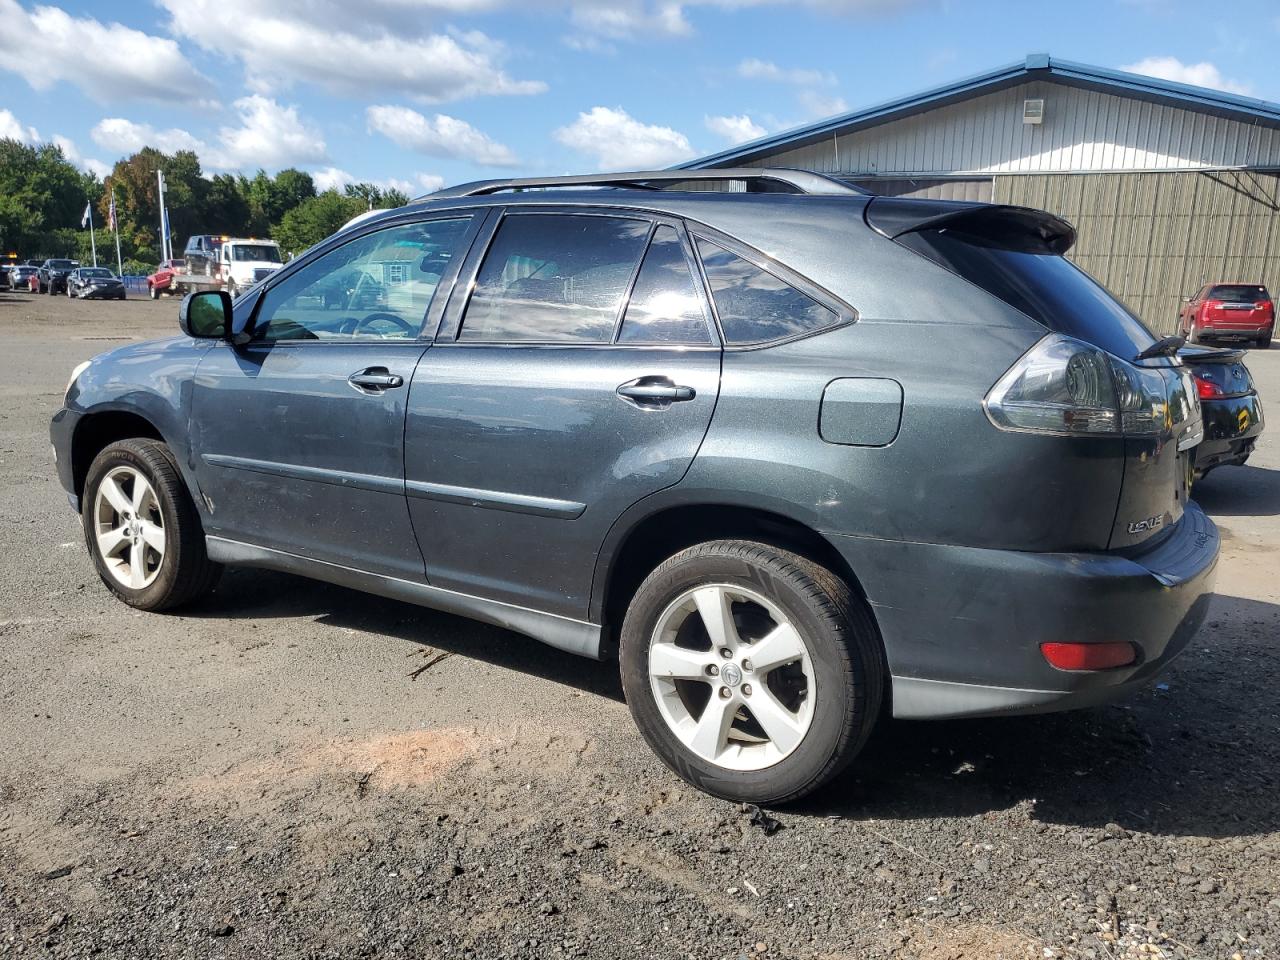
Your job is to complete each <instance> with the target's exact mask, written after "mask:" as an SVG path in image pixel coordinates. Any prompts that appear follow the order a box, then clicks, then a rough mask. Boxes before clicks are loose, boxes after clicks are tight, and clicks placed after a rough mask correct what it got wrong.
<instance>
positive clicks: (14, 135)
mask: <svg viewBox="0 0 1280 960" xmlns="http://www.w3.org/2000/svg"><path fill="white" fill-rule="evenodd" d="M0 140H17V141H18V142H19V143H31V144H34V143H39V142H40V131H39V130H37V129H36V128H35V127H24V126H23V125H22V123H21V121H19V120H18V118H17V117H15V116H14V115H13V113H12V112H10V111H8V110H0Z"/></svg>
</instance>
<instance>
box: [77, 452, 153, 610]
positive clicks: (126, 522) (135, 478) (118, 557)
mask: <svg viewBox="0 0 1280 960" xmlns="http://www.w3.org/2000/svg"><path fill="white" fill-rule="evenodd" d="M93 518H94V524H93V532H94V540H95V545H96V547H97V550H98V555H99V556H100V557H101V558H102V561H103V564H104V565H105V566H106V568H107V570H108V571H110V573H111V576H112V577H113V578H115V580H116V582H118V583H119V584H120V585H121V586H124V587H128V588H129V589H130V590H142V589H145V588H146V587H149V586H150V585H151V584H152V583H154V582H155V579H156V576H157V575H158V574H159V573H160V567H161V564H162V563H163V562H164V552H165V529H164V517H163V515H162V514H161V512H160V501H159V499H158V498H157V497H156V492H155V489H154V488H153V487H152V486H151V483H150V481H149V480H147V478H146V477H145V476H143V474H142V472H141V471H139V470H137V469H136V468H134V467H129V466H120V467H116V468H115V469H114V470H112V471H111V472H110V473H108V474H107V475H106V476H105V477H103V478H102V482H101V483H99V484H98V492H97V496H96V497H95V498H94V505H93Z"/></svg>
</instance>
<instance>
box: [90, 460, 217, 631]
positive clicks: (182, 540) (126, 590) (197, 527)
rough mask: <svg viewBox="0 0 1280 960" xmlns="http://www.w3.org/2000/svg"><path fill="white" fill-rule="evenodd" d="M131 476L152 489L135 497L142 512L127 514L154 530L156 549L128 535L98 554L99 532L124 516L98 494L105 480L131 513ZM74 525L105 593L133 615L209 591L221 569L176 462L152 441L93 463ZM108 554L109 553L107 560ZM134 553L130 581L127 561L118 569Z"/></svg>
mask: <svg viewBox="0 0 1280 960" xmlns="http://www.w3.org/2000/svg"><path fill="white" fill-rule="evenodd" d="M138 476H140V477H142V478H143V479H144V480H145V481H146V484H147V485H148V486H149V487H150V491H151V492H150V495H148V496H145V497H143V498H142V503H141V509H139V510H136V512H135V511H133V510H130V511H128V512H129V513H132V514H133V517H134V518H135V519H138V520H140V521H142V527H140V528H139V529H140V530H141V529H142V528H145V527H147V526H150V527H151V528H154V527H156V526H157V525H158V526H159V527H160V530H161V533H162V535H163V552H162V553H159V554H157V552H156V551H155V550H154V549H153V548H151V544H152V543H153V542H154V541H153V540H152V539H150V538H148V537H147V535H146V534H145V533H139V535H138V536H136V537H134V538H132V539H130V538H129V537H128V536H127V535H126V536H125V537H117V538H115V539H116V541H117V542H120V543H121V546H122V549H120V550H119V551H115V550H108V551H106V553H104V550H103V549H102V547H101V546H100V539H99V532H100V531H112V530H116V529H119V530H124V529H125V528H126V526H127V523H126V521H127V518H128V514H127V513H126V512H122V511H118V510H116V509H115V508H113V507H112V506H111V503H112V496H110V495H108V494H107V493H103V496H102V497H101V498H100V497H99V491H101V490H102V489H103V486H104V483H107V482H110V483H112V484H113V485H114V490H115V494H114V496H115V497H116V502H118V503H120V504H121V506H128V507H131V508H132V507H134V506H136V505H137V503H138V499H137V490H138V488H137V486H136V482H137V481H136V477H138ZM121 497H123V498H124V499H123V500H120V498H121ZM81 521H82V524H81V525H82V526H83V528H84V536H85V545H86V546H87V547H88V549H89V555H90V556H91V557H92V558H93V563H94V566H95V567H96V568H97V570H98V576H99V577H101V578H102V582H103V583H104V584H106V586H107V589H108V590H110V591H111V592H112V593H114V594H115V595H116V596H117V597H119V598H120V599H121V600H123V601H124V602H125V603H127V604H128V605H129V606H131V607H137V608H138V609H139V610H152V611H155V610H170V609H173V608H174V607H178V606H181V605H182V604H184V603H188V602H190V601H192V600H194V599H196V598H197V597H200V596H203V595H204V594H206V593H208V592H209V591H210V590H212V589H213V587H214V585H215V584H216V583H217V581H218V577H219V576H220V575H221V573H222V567H221V566H220V565H219V564H216V563H214V562H213V561H211V560H210V559H209V555H208V554H207V553H206V552H205V545H204V528H203V527H202V526H201V523H200V516H199V514H198V513H197V512H196V507H195V504H194V503H193V502H192V500H191V495H190V494H189V493H188V492H187V487H186V484H185V482H184V481H183V479H182V475H181V473H179V471H178V465H177V463H176V462H175V461H174V459H173V455H172V454H171V453H170V452H169V448H168V447H166V446H165V445H164V444H163V443H161V442H160V441H158V440H149V439H141V438H137V439H131V440H120V441H118V442H116V443H113V444H111V445H110V446H108V447H106V448H105V449H103V451H102V452H101V453H99V454H98V456H97V457H95V458H94V461H93V463H92V464H91V465H90V467H89V473H88V476H87V477H86V479H85V485H84V498H83V500H82V501H81ZM134 544H137V545H138V548H140V549H138V548H135V547H134V546H133V545H134ZM107 554H111V555H112V559H111V560H109V559H108V556H107ZM135 556H136V557H142V558H143V559H142V562H141V563H139V564H138V569H139V570H141V571H142V572H141V574H140V575H139V576H138V578H137V579H136V580H134V579H133V578H132V576H131V574H132V572H133V567H132V565H131V564H129V565H128V569H127V570H122V568H121V567H122V564H125V563H127V561H129V560H132V559H133V558H134V557H135Z"/></svg>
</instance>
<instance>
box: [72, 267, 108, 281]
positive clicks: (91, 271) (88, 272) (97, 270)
mask: <svg viewBox="0 0 1280 960" xmlns="http://www.w3.org/2000/svg"><path fill="white" fill-rule="evenodd" d="M80 276H82V277H106V278H107V279H108V280H110V279H111V277H112V276H113V274H112V273H111V271H110V270H108V269H106V268H105V267H85V268H84V269H82V270H81V271H80Z"/></svg>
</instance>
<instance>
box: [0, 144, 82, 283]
mask: <svg viewBox="0 0 1280 960" xmlns="http://www.w3.org/2000/svg"><path fill="white" fill-rule="evenodd" d="M96 182H97V181H96V180H95V179H94V178H92V177H86V176H85V175H84V174H82V173H81V172H80V171H79V170H77V169H76V168H75V167H74V166H72V164H70V163H69V162H67V158H66V157H65V156H64V155H63V153H62V149H61V148H60V147H58V146H55V145H54V144H51V143H46V144H39V145H37V146H30V145H28V144H23V143H19V142H18V141H16V140H12V139H4V140H0V247H4V248H5V250H4V252H6V253H8V252H10V251H12V252H15V253H19V254H21V255H26V256H33V257H34V256H39V255H41V254H45V255H48V254H56V253H61V252H69V251H63V250H61V249H60V248H59V247H58V244H59V243H62V242H64V239H63V238H59V237H58V236H56V235H55V233H54V231H56V230H57V229H58V228H60V227H61V228H73V227H77V226H79V224H80V218H81V217H82V216H83V215H84V208H85V204H86V203H87V202H88V201H89V200H90V198H91V194H90V192H89V188H90V187H91V186H92V185H94V184H96Z"/></svg>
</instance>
